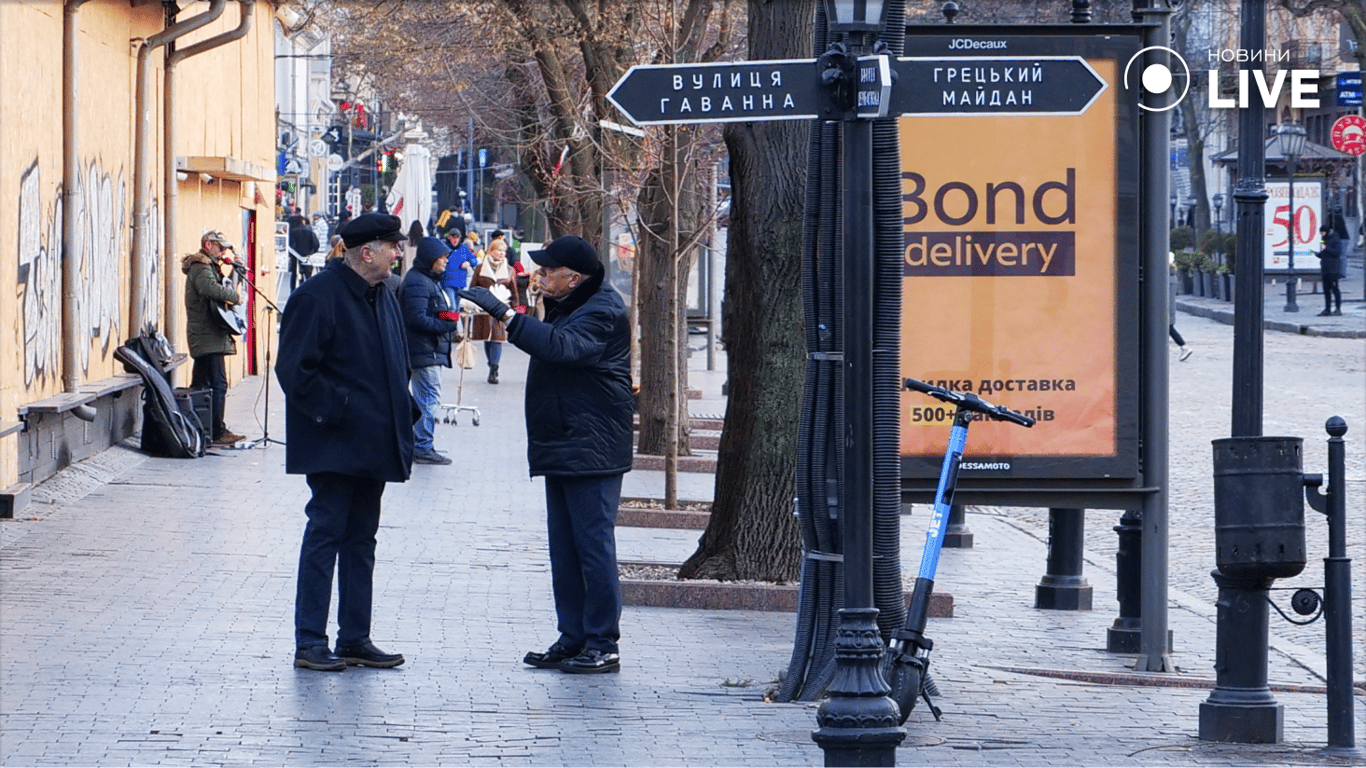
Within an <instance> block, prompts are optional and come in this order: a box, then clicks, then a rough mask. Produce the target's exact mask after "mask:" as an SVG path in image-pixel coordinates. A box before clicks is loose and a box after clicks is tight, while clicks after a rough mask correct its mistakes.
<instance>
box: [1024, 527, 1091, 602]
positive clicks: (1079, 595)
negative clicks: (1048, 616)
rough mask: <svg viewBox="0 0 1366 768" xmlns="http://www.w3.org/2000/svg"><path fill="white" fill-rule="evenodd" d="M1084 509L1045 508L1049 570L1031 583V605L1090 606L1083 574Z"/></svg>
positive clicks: (1089, 592) (1087, 588)
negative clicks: (1032, 603)
mask: <svg viewBox="0 0 1366 768" xmlns="http://www.w3.org/2000/svg"><path fill="white" fill-rule="evenodd" d="M1085 533H1086V510H1084V509H1066V508H1056V507H1055V508H1053V509H1050V510H1048V572H1047V573H1045V574H1044V576H1043V578H1042V579H1040V580H1039V584H1038V585H1037V586H1036V587H1034V607H1035V608H1044V609H1050V610H1057V611H1089V610H1091V585H1090V584H1087V583H1086V579H1084V578H1082V575H1081V573H1082V556H1081V555H1082V544H1083V538H1084V534H1085Z"/></svg>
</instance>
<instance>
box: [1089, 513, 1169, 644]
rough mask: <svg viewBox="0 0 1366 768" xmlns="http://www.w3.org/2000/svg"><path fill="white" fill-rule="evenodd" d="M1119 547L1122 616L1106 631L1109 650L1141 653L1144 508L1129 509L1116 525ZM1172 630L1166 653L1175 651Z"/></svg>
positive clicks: (1118, 594)
mask: <svg viewBox="0 0 1366 768" xmlns="http://www.w3.org/2000/svg"><path fill="white" fill-rule="evenodd" d="M1115 533H1117V534H1119V548H1118V549H1116V550H1115V598H1116V599H1117V600H1118V601H1119V616H1118V617H1117V618H1116V619H1115V623H1114V624H1113V625H1111V626H1110V627H1108V628H1107V629H1106V632H1105V650H1106V651H1109V652H1110V653H1142V652H1143V649H1142V647H1141V643H1140V642H1139V639H1140V637H1141V636H1142V634H1143V633H1142V629H1143V510H1141V509H1126V510H1124V514H1123V515H1122V516H1121V517H1120V518H1119V525H1116V526H1115ZM1172 645H1173V643H1172V631H1171V630H1170V629H1169V630H1167V653H1171V652H1172Z"/></svg>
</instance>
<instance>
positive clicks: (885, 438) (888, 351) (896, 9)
mask: <svg viewBox="0 0 1366 768" xmlns="http://www.w3.org/2000/svg"><path fill="white" fill-rule="evenodd" d="M886 18H887V24H886V26H885V28H884V29H883V32H882V36H881V40H882V42H884V43H885V44H886V45H887V48H888V51H889V53H890V54H891V55H892V56H898V55H900V54H902V53H904V52H905V50H906V23H905V18H906V7H905V0H889V2H888V4H887V15H886ZM904 240H905V237H904V235H903V234H902V210H901V152H900V131H899V130H898V128H897V120H896V118H895V117H892V118H886V119H881V120H877V121H875V122H874V123H873V259H874V266H873V269H874V274H875V275H876V277H875V279H874V282H873V307H874V309H873V597H874V604H875V605H876V606H877V609H878V617H877V623H878V629H879V630H880V631H881V634H882V639H883V641H885V642H891V639H892V632H893V631H894V630H897V629H899V628H900V627H901V625H902V624H903V623H904V622H905V619H906V602H905V598H904V597H903V594H904V589H903V587H902V584H901V378H902V377H901V282H902V279H903V277H902V248H903V247H904Z"/></svg>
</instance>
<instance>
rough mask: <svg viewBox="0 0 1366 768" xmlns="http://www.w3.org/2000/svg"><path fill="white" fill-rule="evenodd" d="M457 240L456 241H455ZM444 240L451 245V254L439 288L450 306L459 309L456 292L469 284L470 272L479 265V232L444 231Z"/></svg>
mask: <svg viewBox="0 0 1366 768" xmlns="http://www.w3.org/2000/svg"><path fill="white" fill-rule="evenodd" d="M457 240H458V241H457ZM446 242H447V243H449V244H450V246H451V255H450V258H449V259H448V260H447V263H446V271H445V273H444V274H442V276H441V288H442V290H444V291H445V292H446V298H448V299H450V300H451V306H452V307H455V308H456V309H459V306H458V305H459V301H458V300H457V299H456V295H455V294H456V292H457V291H459V290H460V289H461V288H464V287H465V286H467V285H469V284H470V273H471V272H473V271H474V268H475V267H477V266H479V261H480V259H479V252H478V250H477V249H478V248H479V233H478V232H475V231H474V230H473V229H471V230H470V231H469V232H468V233H466V234H465V235H464V237H460V235H459V233H458V232H456V231H452V232H447V233H446Z"/></svg>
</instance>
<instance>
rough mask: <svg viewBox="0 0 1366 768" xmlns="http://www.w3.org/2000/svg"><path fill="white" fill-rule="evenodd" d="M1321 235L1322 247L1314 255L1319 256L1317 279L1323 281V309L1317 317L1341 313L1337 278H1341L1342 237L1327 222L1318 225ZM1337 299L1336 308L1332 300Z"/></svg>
mask: <svg viewBox="0 0 1366 768" xmlns="http://www.w3.org/2000/svg"><path fill="white" fill-rule="evenodd" d="M1319 234H1321V235H1323V240H1322V241H1321V242H1322V244H1323V248H1322V249H1321V250H1320V251H1319V252H1318V253H1316V254H1314V255H1315V256H1318V257H1319V279H1320V280H1321V281H1322V282H1323V311H1322V312H1320V313H1319V317H1327V316H1329V315H1341V314H1342V289H1341V288H1339V287H1338V280H1340V279H1342V276H1343V274H1344V273H1343V269H1342V238H1341V237H1339V236H1338V233H1337V232H1335V231H1333V228H1332V227H1331V226H1329V225H1327V224H1325V225H1323V226H1322V227H1319ZM1334 300H1336V301H1337V309H1334V308H1333V301H1334Z"/></svg>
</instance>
